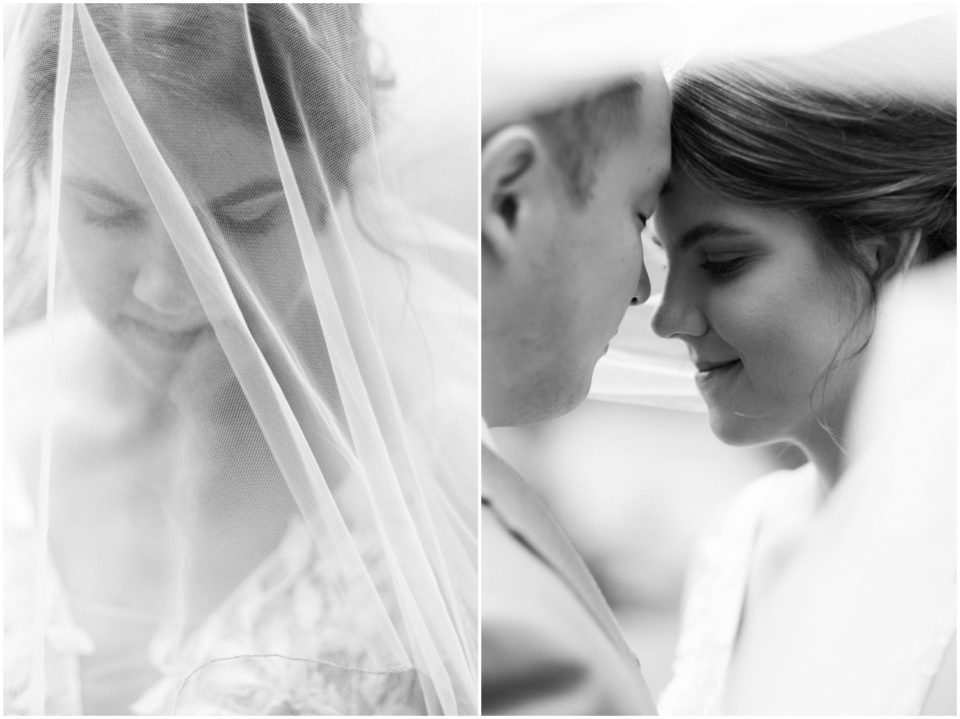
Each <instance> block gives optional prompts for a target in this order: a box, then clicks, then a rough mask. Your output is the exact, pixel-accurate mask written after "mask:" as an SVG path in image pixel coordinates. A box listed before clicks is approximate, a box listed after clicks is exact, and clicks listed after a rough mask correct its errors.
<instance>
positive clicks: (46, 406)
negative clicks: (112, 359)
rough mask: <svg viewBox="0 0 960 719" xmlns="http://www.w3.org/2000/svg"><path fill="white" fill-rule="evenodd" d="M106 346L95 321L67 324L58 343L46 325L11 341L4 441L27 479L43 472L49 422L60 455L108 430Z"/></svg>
mask: <svg viewBox="0 0 960 719" xmlns="http://www.w3.org/2000/svg"><path fill="white" fill-rule="evenodd" d="M104 341H105V340H104V337H103V333H102V332H100V331H99V330H98V328H97V327H96V326H94V324H93V322H92V320H88V319H84V318H70V319H66V318H65V319H64V320H63V321H62V322H60V323H58V326H57V331H56V333H55V335H54V336H53V337H51V335H49V334H48V333H47V331H46V329H45V327H44V325H43V324H35V325H30V326H26V327H22V328H19V329H17V330H15V331H14V332H12V333H11V334H10V335H9V336H7V337H6V338H5V340H4V351H3V359H4V389H3V412H4V428H5V429H4V441H5V443H6V446H7V452H8V454H9V455H10V459H12V460H13V461H15V462H16V464H17V466H18V469H19V471H20V474H21V475H22V476H23V477H24V478H25V479H27V480H29V478H30V477H33V476H36V474H37V472H38V471H39V467H38V463H39V457H40V451H39V447H40V441H41V436H42V434H43V431H44V427H45V425H46V423H47V422H48V421H52V429H53V432H54V436H55V437H56V438H57V439H58V449H60V450H66V449H68V448H69V447H70V446H72V445H76V446H84V445H85V444H89V441H90V440H91V439H93V438H94V437H95V435H96V431H97V428H98V426H102V422H100V421H99V420H100V419H105V418H106V414H105V408H103V407H100V406H98V402H100V403H102V400H101V399H99V397H100V396H101V393H99V392H98V391H97V387H98V385H99V383H100V382H101V381H102V379H103V375H104V372H105V368H104V363H102V362H100V363H99V365H98V364H97V361H96V356H97V354H98V353H102V351H103V349H102V348H103V342H104ZM98 418H99V419H98ZM67 459H69V455H68V456H67ZM28 484H29V482H28Z"/></svg>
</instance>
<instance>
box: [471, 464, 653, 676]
mask: <svg viewBox="0 0 960 719" xmlns="http://www.w3.org/2000/svg"><path fill="white" fill-rule="evenodd" d="M483 464H484V471H483V498H484V502H485V503H486V504H487V505H488V506H490V508H491V509H492V510H493V511H494V512H495V513H496V514H497V516H498V517H499V518H500V521H501V522H502V523H503V524H504V525H505V526H506V527H507V529H509V530H510V531H511V532H512V533H513V534H514V536H516V537H517V539H518V540H519V541H521V542H522V543H523V544H525V545H526V546H527V547H528V548H529V549H530V550H531V551H532V552H533V553H534V554H536V555H537V556H538V557H540V559H541V560H542V561H544V562H545V563H546V564H547V565H549V566H550V567H551V568H552V569H553V570H554V571H555V572H556V573H557V575H558V576H560V577H561V578H562V579H563V580H564V582H565V583H566V584H567V585H568V586H569V587H570V589H571V590H572V591H573V592H574V593H575V594H576V595H577V596H578V597H579V598H580V601H581V602H583V604H584V605H585V606H586V607H587V608H588V610H589V611H590V613H591V615H592V616H593V617H594V619H595V620H596V621H597V623H598V624H599V625H600V626H601V627H602V628H603V630H604V632H605V633H606V634H607V636H608V637H609V638H610V640H611V641H612V642H613V643H614V645H615V646H617V648H618V649H619V650H620V652H621V653H622V654H625V655H626V656H627V657H629V658H630V660H631V661H633V662H636V658H635V657H634V654H633V652H632V651H631V650H630V648H629V647H628V646H627V644H626V642H625V641H624V639H623V635H622V633H621V631H620V628H619V626H618V625H617V622H616V619H615V618H614V616H613V612H612V611H611V610H610V606H609V605H608V604H607V602H606V600H605V599H604V598H603V595H602V594H601V593H600V589H599V587H597V583H596V580H594V578H593V575H592V574H591V573H590V570H589V569H587V565H586V564H585V563H584V561H583V558H582V557H581V556H580V554H579V553H578V552H577V550H576V549H575V548H574V546H573V544H572V542H571V541H570V539H569V538H568V537H567V535H566V533H565V532H564V531H563V529H562V528H561V527H560V525H559V524H558V523H557V521H556V520H555V519H554V518H553V515H552V514H551V513H550V510H549V509H547V507H546V505H545V504H544V503H543V500H542V499H541V498H540V497H539V496H538V495H537V494H536V492H534V491H533V490H532V489H531V488H530V486H529V485H528V484H527V483H526V482H525V481H524V479H523V478H522V477H520V475H518V474H517V473H516V472H515V471H514V470H513V469H512V468H511V467H510V466H509V465H508V464H507V463H506V462H504V461H503V459H501V458H500V457H499V456H498V455H497V454H496V453H495V452H494V451H492V450H491V449H490V448H489V447H487V446H486V445H484V446H483Z"/></svg>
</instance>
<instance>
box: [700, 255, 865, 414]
mask: <svg viewBox="0 0 960 719" xmlns="http://www.w3.org/2000/svg"><path fill="white" fill-rule="evenodd" d="M713 305H714V308H715V311H714V316H713V317H712V318H711V319H712V322H713V323H714V328H715V329H716V330H717V332H718V334H720V335H721V336H722V337H723V338H724V340H726V341H727V342H728V343H729V344H731V345H732V346H733V347H734V348H735V349H736V350H737V351H738V352H739V353H740V354H741V356H742V357H743V359H744V366H745V367H746V369H747V372H748V376H750V377H751V379H752V380H753V381H754V382H755V383H756V384H758V385H759V386H761V387H763V388H765V389H768V390H770V391H771V392H774V393H775V394H777V395H779V396H782V397H784V398H787V397H809V396H810V394H811V392H813V391H814V389H815V385H816V383H817V382H818V381H819V380H820V378H821V376H822V373H823V371H824V370H825V369H826V368H827V367H828V366H829V365H830V363H831V362H832V361H833V360H834V358H835V356H836V353H837V350H838V348H839V347H840V346H841V343H842V342H843V341H844V338H845V337H846V335H847V333H848V331H849V329H850V327H851V325H852V323H853V315H852V313H851V312H850V311H849V308H850V299H849V297H846V296H843V294H842V293H840V292H838V290H837V287H836V283H835V282H832V281H828V280H827V278H823V277H819V276H817V275H811V274H808V273H806V272H804V271H794V272H789V273H776V274H774V273H771V274H769V275H762V274H758V275H757V276H755V277H752V278H746V279H744V280H743V284H742V285H740V286H739V287H736V286H731V287H730V288H729V290H728V291H725V290H724V289H722V288H721V289H718V290H717V291H716V296H715V300H714V301H713Z"/></svg>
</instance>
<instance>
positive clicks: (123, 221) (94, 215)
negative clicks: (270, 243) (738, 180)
mask: <svg viewBox="0 0 960 719" xmlns="http://www.w3.org/2000/svg"><path fill="white" fill-rule="evenodd" d="M276 214H277V208H270V209H269V210H267V211H266V212H264V213H263V214H262V215H260V216H259V217H254V218H253V219H252V220H234V219H231V218H229V217H226V216H221V217H220V218H219V222H220V224H221V225H222V226H223V227H225V228H226V229H227V230H229V231H230V232H234V233H237V234H244V235H248V234H255V233H257V232H263V231H265V230H267V229H269V228H270V227H272V226H273V224H274V220H275V215H276ZM141 220H142V217H141V214H140V213H139V212H138V211H136V210H128V211H126V212H121V213H118V214H116V215H104V214H102V213H100V212H94V211H93V210H91V209H89V208H84V213H83V221H84V222H86V223H89V224H91V225H94V226H95V227H102V228H104V229H117V228H125V227H128V228H134V227H137V226H138V225H139V224H140V222H141ZM264 220H269V221H268V222H266V223H264Z"/></svg>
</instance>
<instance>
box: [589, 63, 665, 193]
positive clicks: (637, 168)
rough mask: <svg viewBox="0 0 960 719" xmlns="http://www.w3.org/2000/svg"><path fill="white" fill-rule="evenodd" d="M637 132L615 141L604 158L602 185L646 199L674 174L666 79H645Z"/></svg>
mask: <svg viewBox="0 0 960 719" xmlns="http://www.w3.org/2000/svg"><path fill="white" fill-rule="evenodd" d="M637 121H638V122H637V129H636V130H631V131H629V132H628V133H627V134H626V135H623V136H620V137H617V138H613V139H612V142H611V143H610V145H609V147H608V148H606V151H605V152H604V153H603V154H602V155H601V161H600V167H599V168H598V177H599V179H600V181H601V182H603V181H604V177H606V180H607V182H616V183H621V184H622V185H623V186H625V187H626V188H627V189H628V190H631V191H633V192H634V193H640V194H643V195H646V194H649V193H651V192H652V193H654V195H656V194H657V193H659V192H660V189H661V187H662V186H663V184H664V182H665V181H666V178H667V175H668V173H669V171H670V95H669V92H668V90H667V86H666V83H665V82H664V80H663V77H662V76H659V75H654V76H652V77H649V78H646V79H644V82H643V90H642V93H641V97H640V103H639V106H638V109H637Z"/></svg>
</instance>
